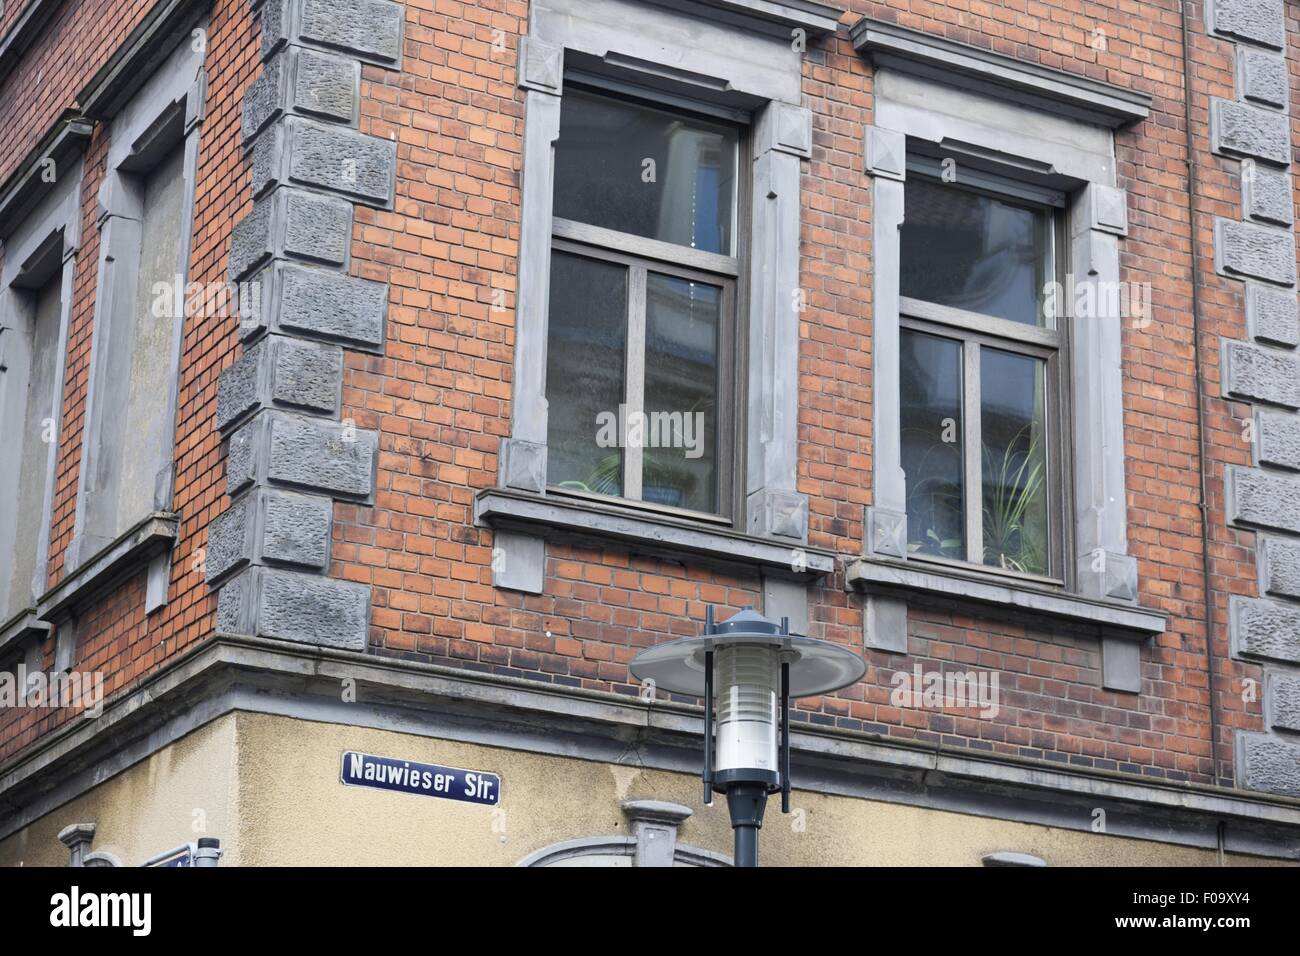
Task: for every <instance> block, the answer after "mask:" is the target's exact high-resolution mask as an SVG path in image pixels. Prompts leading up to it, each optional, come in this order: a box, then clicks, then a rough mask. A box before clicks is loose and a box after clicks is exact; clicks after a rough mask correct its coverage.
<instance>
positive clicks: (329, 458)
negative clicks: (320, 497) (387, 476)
mask: <svg viewBox="0 0 1300 956" xmlns="http://www.w3.org/2000/svg"><path fill="white" fill-rule="evenodd" d="M378 448H379V435H378V433H376V432H373V431H367V430H365V429H359V428H356V427H355V426H353V425H352V423H351V422H348V421H344V422H333V421H329V420H326V419H321V418H306V417H304V416H301V415H292V414H289V413H287V412H281V411H263V412H259V413H258V414H256V415H254V416H253V417H252V418H251V419H249V420H248V421H247V422H245V423H244V424H243V425H241V426H240V427H239V428H237V429H236V430H235V431H234V432H233V433H232V434H231V436H230V448H229V452H228V455H227V458H226V492H227V494H229V495H231V496H232V497H233V496H235V495H237V494H239V492H240V491H241V490H243V489H244V488H246V487H248V486H249V485H250V484H257V485H263V484H268V483H269V484H275V485H281V486H289V487H292V488H296V489H302V490H307V491H316V492H321V493H324V494H329V495H333V496H334V497H336V498H348V499H352V500H357V501H366V500H369V498H370V496H371V494H372V493H373V491H374V485H375V468H376V462H377V454H378Z"/></svg>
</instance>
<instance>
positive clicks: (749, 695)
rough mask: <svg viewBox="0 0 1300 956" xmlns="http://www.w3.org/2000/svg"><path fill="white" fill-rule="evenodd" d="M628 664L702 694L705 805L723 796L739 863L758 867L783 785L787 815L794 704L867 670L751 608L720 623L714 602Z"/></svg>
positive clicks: (645, 676)
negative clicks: (766, 817) (679, 634)
mask: <svg viewBox="0 0 1300 956" xmlns="http://www.w3.org/2000/svg"><path fill="white" fill-rule="evenodd" d="M630 666H631V671H632V676H633V677H635V678H636V679H637V680H640V681H651V682H653V684H654V686H655V687H662V688H663V689H664V690H666V691H669V692H671V693H674V694H689V695H690V696H692V697H702V698H704V803H705V805H706V806H712V804H713V794H714V792H715V791H716V792H718V793H724V794H726V796H727V809H728V811H729V812H730V814H731V826H732V829H733V830H734V831H735V836H736V866H757V865H758V831H759V828H761V827H762V826H763V810H764V809H765V808H766V806H767V797H768V795H769V794H772V793H776V792H778V791H779V792H780V794H781V812H782V813H789V812H790V701H791V700H792V699H794V698H797V697H815V696H817V695H818V694H826V693H829V692H830V691H833V690H838V689H839V688H841V687H847V686H848V685H849V684H853V683H855V682H857V681H858V680H859V679H860V678H861V677H862V675H863V674H864V673H866V670H867V665H866V664H865V663H864V662H863V660H862V658H860V657H859V656H858V655H857V654H854V653H853V652H852V651H850V650H848V649H847V648H845V647H841V646H840V645H838V644H831V643H829V642H827V641H818V640H814V639H813V638H810V637H803V636H802V635H799V634H791V633H790V624H789V619H788V618H782V619H781V623H780V625H777V624H774V623H773V622H771V621H769V620H768V619H767V618H765V617H763V615H761V614H759V613H757V612H756V611H755V610H754V609H753V608H752V607H746V608H745V609H744V610H742V611H740V612H739V613H738V614H735V615H734V616H732V617H731V618H729V619H728V620H726V621H723V622H722V623H721V624H717V625H715V624H714V623H713V608H712V607H710V608H709V609H708V616H707V618H706V620H705V624H704V634H703V635H702V636H700V637H687V638H682V639H681V640H676V641H668V642H666V643H663V644H657V645H655V646H654V647H649V648H646V649H645V650H644V651H642V652H641V653H639V654H637V656H636V657H634V658H633V659H632V663H631V665H630ZM715 690H716V695H715ZM715 711H716V714H715ZM715 724H716V738H715V731H714V727H715ZM778 735H779V739H778Z"/></svg>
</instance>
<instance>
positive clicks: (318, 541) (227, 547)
mask: <svg viewBox="0 0 1300 956" xmlns="http://www.w3.org/2000/svg"><path fill="white" fill-rule="evenodd" d="M333 515H334V502H333V501H331V500H330V499H329V498H322V497H318V496H314V495H304V494H299V493H297V492H292V491H281V490H279V489H273V488H255V489H253V490H252V491H250V492H249V493H248V494H246V495H244V496H242V497H241V498H238V499H236V500H235V501H234V502H233V503H232V504H231V505H230V507H229V508H227V509H226V511H225V512H224V513H223V514H221V515H220V516H218V517H217V518H216V519H215V520H214V521H213V522H212V524H211V525H209V527H208V549H207V559H206V572H207V573H206V577H207V581H208V583H209V584H214V583H216V582H218V581H221V580H223V579H224V578H226V577H228V576H229V575H230V574H232V573H233V572H235V571H238V570H240V569H241V568H244V567H247V566H248V565H250V564H253V565H262V564H267V563H271V564H286V565H294V566H297V567H302V568H314V569H317V570H324V569H325V568H327V567H328V566H329V558H330V535H331V528H332V523H333Z"/></svg>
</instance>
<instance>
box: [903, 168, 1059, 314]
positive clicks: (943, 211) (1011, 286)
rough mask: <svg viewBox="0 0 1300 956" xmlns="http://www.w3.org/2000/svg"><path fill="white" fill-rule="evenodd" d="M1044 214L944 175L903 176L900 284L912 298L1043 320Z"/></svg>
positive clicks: (1046, 236)
mask: <svg viewBox="0 0 1300 956" xmlns="http://www.w3.org/2000/svg"><path fill="white" fill-rule="evenodd" d="M1048 223H1049V217H1048V215H1047V213H1046V212H1044V211H1041V210H1033V209H1027V208H1025V207H1023V206H1015V205H1012V204H1011V203H1007V202H1002V201H1001V200H998V199H993V198H991V197H989V196H981V195H978V194H976V193H972V192H967V191H966V190H964V189H957V188H955V187H953V186H947V185H944V184H942V183H936V182H933V181H931V180H925V179H909V180H908V182H907V188H906V190H905V192H904V212H903V227H902V230H901V233H902V235H901V256H902V258H901V260H900V270H899V282H900V291H901V292H902V294H903V295H905V296H907V297H908V298H912V299H924V300H925V301H926V302H935V303H938V304H939V305H948V306H953V307H954V308H958V309H965V310H967V311H969V312H981V313H983V314H985V315H992V316H996V317H998V318H1002V319H1010V320H1011V321H1012V322H1021V323H1024V324H1025V325H1041V324H1043V323H1042V308H1041V306H1040V302H1041V299H1042V296H1041V295H1040V293H1041V292H1042V290H1043V285H1044V282H1045V281H1046V278H1047V276H1046V274H1045V272H1044V269H1045V267H1046V263H1047V249H1048V231H1049V229H1048Z"/></svg>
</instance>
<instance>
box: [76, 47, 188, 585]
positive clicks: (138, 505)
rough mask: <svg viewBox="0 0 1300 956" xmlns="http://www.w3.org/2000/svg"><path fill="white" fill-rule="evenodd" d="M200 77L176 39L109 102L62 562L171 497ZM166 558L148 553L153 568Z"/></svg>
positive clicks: (106, 542)
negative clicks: (77, 450) (71, 517)
mask: <svg viewBox="0 0 1300 956" xmlns="http://www.w3.org/2000/svg"><path fill="white" fill-rule="evenodd" d="M201 78H202V53H201V52H200V51H196V50H194V49H193V47H192V45H191V44H189V43H181V44H180V45H179V46H177V47H176V48H175V49H174V50H173V51H172V52H171V54H170V55H169V57H168V59H167V60H166V61H165V62H164V63H163V64H162V65H161V66H159V67H158V68H157V69H156V70H155V71H154V72H153V73H152V74H149V75H148V76H146V77H145V78H144V79H143V80H142V81H141V82H139V84H138V86H137V88H136V89H135V91H134V92H133V93H132V94H131V95H130V96H129V97H126V98H125V99H123V100H122V105H121V106H120V108H119V107H116V106H115V107H114V112H113V113H112V114H111V122H112V139H111V143H110V146H109V153H108V159H107V170H106V173H105V185H104V188H103V189H102V190H101V193H100V195H101V197H102V208H103V213H102V216H101V219H100V223H101V224H100V245H101V247H102V248H103V249H104V250H105V254H104V256H103V258H102V260H101V265H100V275H99V287H98V291H97V293H96V297H95V322H94V341H93V345H92V353H91V354H92V359H91V377H90V384H89V394H88V399H87V411H86V427H85V437H84V439H83V440H84V442H85V444H84V446H83V449H82V471H81V485H80V488H79V491H78V500H77V518H76V523H77V531H76V536H75V542H74V545H73V546H72V547H71V548H70V549H69V551H70V554H69V555H68V556H67V557H66V558H65V570H75V569H76V568H78V567H80V566H81V565H83V564H85V563H86V562H88V561H89V560H90V559H91V558H92V557H93V556H94V555H96V554H99V553H101V552H102V551H103V550H104V549H105V548H108V547H110V546H113V545H115V544H117V543H119V542H121V541H123V540H124V538H125V536H126V535H127V534H128V533H130V532H131V531H132V530H133V529H134V528H136V527H138V526H139V525H140V524H141V522H143V521H144V520H145V519H147V518H148V517H149V516H150V515H151V514H153V513H155V512H160V511H161V512H165V511H168V510H169V509H170V507H171V495H172V482H173V475H172V458H173V444H174V440H175V426H176V407H177V377H178V369H179V360H180V348H181V341H182V338H181V333H182V326H183V323H184V318H185V317H184V314H183V312H184V310H183V308H178V305H179V304H180V303H182V302H183V301H184V299H185V296H184V291H185V285H186V277H187V275H188V272H189V252H190V234H191V229H192V224H193V213H192V206H193V199H194V171H195V169H196V168H197V163H198V136H199V130H200V126H201V124H200V122H199V120H200V119H201V105H202V104H201V99H202V96H203V83H202V79H201ZM163 564H164V561H163V559H158V560H156V561H155V565H156V567H157V568H159V569H161V568H162V567H163ZM154 580H164V581H165V575H155V578H154ZM164 590H165V589H164ZM151 593H152V592H151ZM156 597H157V595H153V596H151V598H150V600H149V604H150V606H151V607H153V606H154V601H155V598H156Z"/></svg>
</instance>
